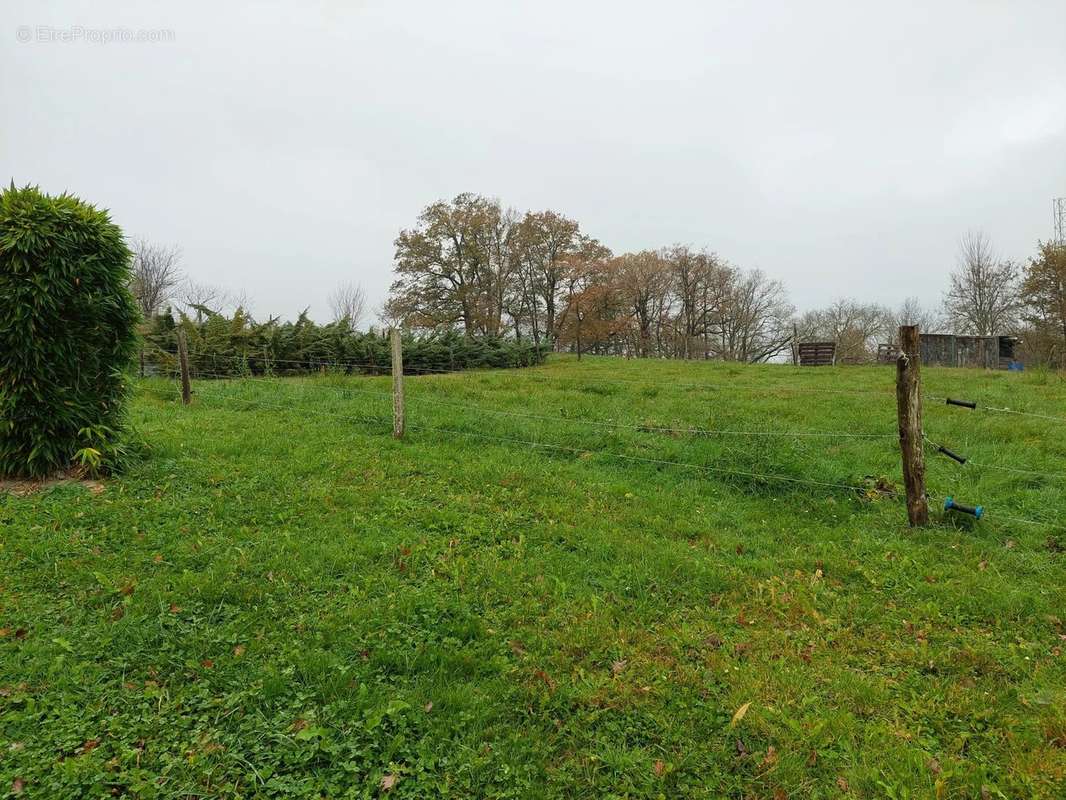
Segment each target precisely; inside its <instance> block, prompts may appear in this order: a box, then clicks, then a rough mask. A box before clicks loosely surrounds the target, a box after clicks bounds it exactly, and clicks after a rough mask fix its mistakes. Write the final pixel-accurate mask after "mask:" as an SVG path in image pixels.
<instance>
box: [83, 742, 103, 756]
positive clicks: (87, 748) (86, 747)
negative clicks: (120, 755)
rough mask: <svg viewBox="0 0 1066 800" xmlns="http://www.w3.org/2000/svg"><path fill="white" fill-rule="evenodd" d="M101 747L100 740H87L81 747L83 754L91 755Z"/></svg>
mask: <svg viewBox="0 0 1066 800" xmlns="http://www.w3.org/2000/svg"><path fill="white" fill-rule="evenodd" d="M99 746H100V740H99V739H86V740H85V743H84V744H83V745H82V746H81V752H82V753H91V752H92V751H93V750H95V749H96V748H97V747H99Z"/></svg>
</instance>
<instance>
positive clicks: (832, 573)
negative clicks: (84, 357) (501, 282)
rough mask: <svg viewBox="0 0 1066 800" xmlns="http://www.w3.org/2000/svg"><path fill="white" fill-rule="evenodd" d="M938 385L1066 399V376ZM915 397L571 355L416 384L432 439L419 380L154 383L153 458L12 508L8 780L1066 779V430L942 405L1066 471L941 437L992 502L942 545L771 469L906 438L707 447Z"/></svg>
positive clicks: (117, 786) (898, 783)
mask: <svg viewBox="0 0 1066 800" xmlns="http://www.w3.org/2000/svg"><path fill="white" fill-rule="evenodd" d="M924 379H925V389H926V392H927V393H929V394H931V395H938V396H944V395H947V394H951V395H953V396H960V397H964V398H972V399H976V400H978V401H980V402H982V403H986V402H987V403H989V404H991V405H994V406H1009V407H1011V408H1017V409H1024V410H1029V411H1035V412H1039V413H1046V414H1051V415H1057V416H1062V415H1064V413H1066V411H1064V409H1066V382H1064V381H1063V379H1062V377H1061V376H1058V375H1054V374H1046V373H1044V374H1041V373H1023V374H1016V373H1009V374H1008V373H1005V372H996V373H985V372H976V371H966V370H925V373H924ZM892 381H893V373H892V370H891V368H884V367H870V368H835V369H825V370H798V369H793V368H790V367H770V366H767V367H738V366H731V365H723V364H697V363H689V364H683V363H676V362H675V363H670V362H655V361H653V362H636V361H630V362H626V361H620V360H607V359H592V358H588V359H584V360H582V361H581V362H578V361H575V360H574V359H572V358H565V357H555V358H553V359H552V360H551V361H550V362H549V363H548V364H547V365H546V366H543V367H538V368H534V369H529V370H521V371H512V372H481V373H466V374H452V375H443V376H427V377H418V378H409V379H408V381H407V385H408V420H409V430H408V435H407V437H406V439H405V440H404V441H402V442H397V441H395V440H393V439H392V438H391V437H390V435H389V432H390V430H391V420H390V419H389V413H390V412H389V409H390V399H389V397H388V396H387V394H384V392H387V390H388V386H389V382H388V380H387V379H384V378H382V379H376V378H375V379H366V378H343V377H339V376H325V377H319V378H314V379H299V380H297V379H284V380H272V381H229V382H216V383H210V382H198V383H196V384H195V386H194V388H195V390H196V393H197V394H196V399H195V401H194V403H193V405H192V406H190V407H188V408H183V407H182V406H181V405H180V404H178V403H176V402H175V401H174V391H173V386H172V385H171V384H167V383H164V382H162V381H148V382H146V383H145V384H144V385H143V386H142V387H141V388H140V389H139V391H138V393H137V397H136V399H135V401H134V403H133V407H132V419H133V422H134V425H135V427H136V429H137V431H138V432H139V434H140V435H141V436H143V437H144V438H145V439H146V440H147V441H148V442H149V443H150V445H151V452H150V454H149V455H148V457H147V458H146V459H145V460H144V461H143V462H142V463H140V464H139V465H138V466H136V467H135V468H134V469H133V470H132V471H131V472H129V473H128V474H127V475H125V476H123V477H122V478H120V479H115V480H110V481H108V482H107V484H106V490H105V491H103V492H102V493H100V494H93V493H91V492H89V491H87V490H86V489H84V488H82V487H81V486H78V485H76V484H71V485H67V486H61V487H58V488H55V489H52V490H49V491H46V492H41V493H38V494H34V495H30V496H25V497H15V496H11V495H0V544H2V549H0V628H3V629H4V630H3V636H2V637H0V792H3V791H6V790H8V788H9V787H11V789H12V791H15V790H18V789H21V790H22V796H23V797H45V798H59V797H63V798H65V797H83V796H84V797H111V796H115V795H123V794H125V795H129V796H135V797H145V798H149V797H168V798H169V797H174V798H185V797H238V796H239V797H331V798H335V797H377V796H381V795H383V794H385V793H386V790H385V789H384V788H382V780H383V779H385V780H386V783H389V782H391V781H392V780H393V779H394V780H395V783H394V785H393V786H392V788H391V790H389V791H388V792H387V793H388V794H389V795H390V796H395V797H412V798H414V797H418V798H422V797H521V798H543V797H560V798H574V797H597V798H598V797H634V798H636V797H664V798H674V797H708V798H711V797H734V798H774V800H777V798H781V797H789V798H808V797H809V798H817V797H825V798H836V797H866V798H881V797H889V798H908V797H909V798H926V797H946V798H950V797H959V798H974V797H980V796H982V791H984V792H985V793H986V796H989V797H1012V798H1013V797H1025V798H1030V797H1034V798H1060V797H1062V796H1063V794H1064V792H1066V689H1064V686H1066V663H1064V660H1063V657H1062V655H1061V650H1062V648H1063V647H1064V646H1066V641H1064V635H1066V627H1064V622H1063V619H1064V618H1066V588H1064V587H1066V561H1064V556H1063V554H1062V552H1061V550H1062V548H1063V546H1064V545H1066V532H1064V531H1063V530H1062V529H1061V528H1054V527H1052V523H1054V522H1055V521H1059V523H1060V524H1061V522H1062V520H1063V516H1064V514H1063V511H1064V510H1066V502H1064V497H1066V492H1064V489H1066V475H1063V473H1066V425H1064V424H1063V423H1062V422H1056V421H1053V420H1042V419H1038V418H1031V417H1024V416H1014V415H1007V414H996V413H991V412H982V411H977V412H971V411H967V410H965V409H952V408H948V407H945V406H944V405H943V404H933V403H929V404H927V406H926V415H925V416H926V420H925V423H926V424H925V427H926V431H927V433H928V435H929V436H930V438H932V439H934V440H936V441H943V442H944V443H945V444H947V445H948V446H950V447H952V448H953V449H955V450H957V451H959V452H962V453H964V454H966V455H968V456H970V457H971V458H972V459H973V461H974V462H976V463H977V464H978V465H987V466H996V465H999V466H1010V467H1014V468H1022V469H1029V470H1033V471H1034V472H1038V473H1057V474H1041V475H1036V474H1032V475H1031V474H1024V473H1012V472H1005V471H994V470H991V469H987V468H985V467H981V466H970V465H968V466H966V467H961V468H960V467H959V466H958V465H955V464H954V463H953V462H950V461H948V460H946V459H944V458H943V457H940V456H934V455H933V454H930V455H929V456H928V457H929V486H930V491H931V492H933V493H934V494H936V495H937V496H938V497H942V496H944V495H947V494H953V495H955V496H956V497H957V498H958V499H959V500H961V501H963V502H979V503H982V504H984V505H985V507H986V508H987V515H986V517H985V519H983V520H982V521H981V522H979V523H977V524H968V522H969V521H968V520H967V519H966V518H960V519H956V518H949V519H945V518H944V517H943V515H942V514H941V513H940V512H939V511H938V510H936V511H934V518H935V520H936V524H934V526H932V527H930V528H928V529H924V530H910V529H908V528H907V526H906V524H905V520H906V515H905V510H904V507H903V505H902V503H901V502H900V500H899V499H897V498H893V497H884V496H880V495H878V494H877V493H876V492H872V493H866V494H863V493H862V492H859V491H854V490H850V489H846V488H839V487H835V486H826V485H820V484H815V485H811V484H806V483H799V482H787V481H780V480H777V479H776V478H775V479H773V480H767V479H760V478H755V477H752V476H751V475H750V474H747V473H758V474H761V475H774V476H783V477H791V478H795V479H798V480H814V481H820V482H822V483H825V484H842V485H859V486H866V485H872V484H873V483H875V482H876V481H877V480H878V479H888V481H891V482H893V483H895V484H898V483H899V477H898V476H899V455H898V449H897V444H896V442H895V440H894V439H893V438H892V437H891V436H888V437H886V438H878V439H858V438H846V439H830V438H826V439H822V438H818V437H771V436H728V435H718V434H712V433H707V432H706V431H708V430H709V429H731V430H745V431H790V432H795V431H848V432H852V433H865V432H872V433H888V434H892V433H893V432H894V430H895V406H894V396H893V394H892ZM366 392H373V393H366ZM376 392H383V394H376ZM430 401H434V402H430ZM491 410H497V411H509V412H513V413H514V414H516V416H508V415H502V414H493V413H490V411H491ZM517 414H526V415H537V416H538V417H545V419H540V418H534V417H529V416H517ZM566 418H570V419H566ZM589 419H593V420H597V421H600V422H613V423H619V424H622V425H626V426H631V427H617V428H616V427H610V426H607V425H600V426H590V425H587V424H583V423H582V422H580V421H578V420H589ZM638 426H644V428H646V430H640V429H638ZM656 428H700V429H703V430H704V431H705V433H703V434H702V435H701V434H693V433H677V432H667V431H661V430H654V429H656ZM445 429H446V430H445ZM647 429H652V430H647ZM523 442H524V444H523ZM530 442H535V443H536V444H537V445H539V446H533V445H532V444H530ZM543 445H552V446H556V447H560V448H572V449H570V450H565V449H551V448H549V447H544V446H543ZM601 451H602V452H601ZM608 453H610V454H615V455H608ZM620 455H624V456H630V457H632V458H631V459H628V460H627V459H622V458H619V457H618V456H620ZM637 459H647V460H637ZM665 461H672V462H682V463H685V464H695V465H710V466H714V467H715V468H716V469H717V470H719V471H716V472H710V471H704V470H699V469H695V468H692V467H685V466H675V465H672V464H665V463H658V462H665ZM738 473H744V474H738ZM1010 518H1025V519H1032V520H1037V521H1041V522H1043V523H1046V524H1036V525H1034V524H1026V523H1023V522H1020V521H1015V519H1010ZM749 704H750V705H749ZM742 708H747V711H746V713H745V714H743V716H742V717H741V718H739V719H737V720H736V721H734V719H733V718H734V715H735V714H736V713H737V712H738V710H739V709H742Z"/></svg>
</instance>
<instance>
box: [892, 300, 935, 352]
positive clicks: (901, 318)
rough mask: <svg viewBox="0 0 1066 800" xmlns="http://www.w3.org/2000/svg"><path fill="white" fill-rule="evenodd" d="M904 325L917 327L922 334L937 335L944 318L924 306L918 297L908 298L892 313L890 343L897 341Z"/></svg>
mask: <svg viewBox="0 0 1066 800" xmlns="http://www.w3.org/2000/svg"><path fill="white" fill-rule="evenodd" d="M902 325H917V326H918V329H919V330H920V331H921V332H922V333H936V332H938V331H939V330H940V329H941V327H943V317H942V316H941V314H940V313H939V312H938V311H936V309H932V308H929V307H927V306H923V305H922V301H921V300H919V299H918V298H917V297H908V298H907V299H906V300H904V301H903V303H902V304H901V305H900V306H899V308H897V309H896V310H895V311H893V312H892V318H891V329H890V330H889V331H888V335H889V338H890V341H892V342H895V341H896V337H897V336H898V332H899V329H900V326H902Z"/></svg>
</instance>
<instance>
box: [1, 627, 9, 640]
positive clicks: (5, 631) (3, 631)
mask: <svg viewBox="0 0 1066 800" xmlns="http://www.w3.org/2000/svg"><path fill="white" fill-rule="evenodd" d="M10 635H11V628H0V639H3V638H4V637H5V636H10Z"/></svg>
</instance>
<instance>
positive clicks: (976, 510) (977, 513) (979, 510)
mask: <svg viewBox="0 0 1066 800" xmlns="http://www.w3.org/2000/svg"><path fill="white" fill-rule="evenodd" d="M944 510H945V511H958V512H960V513H962V514H970V515H971V516H973V517H974V518H976V519H981V515H982V514H984V513H985V509H984V506H968V505H964V504H963V503H956V502H955V500H954V499H953V498H951V497H947V498H945V499H944Z"/></svg>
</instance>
